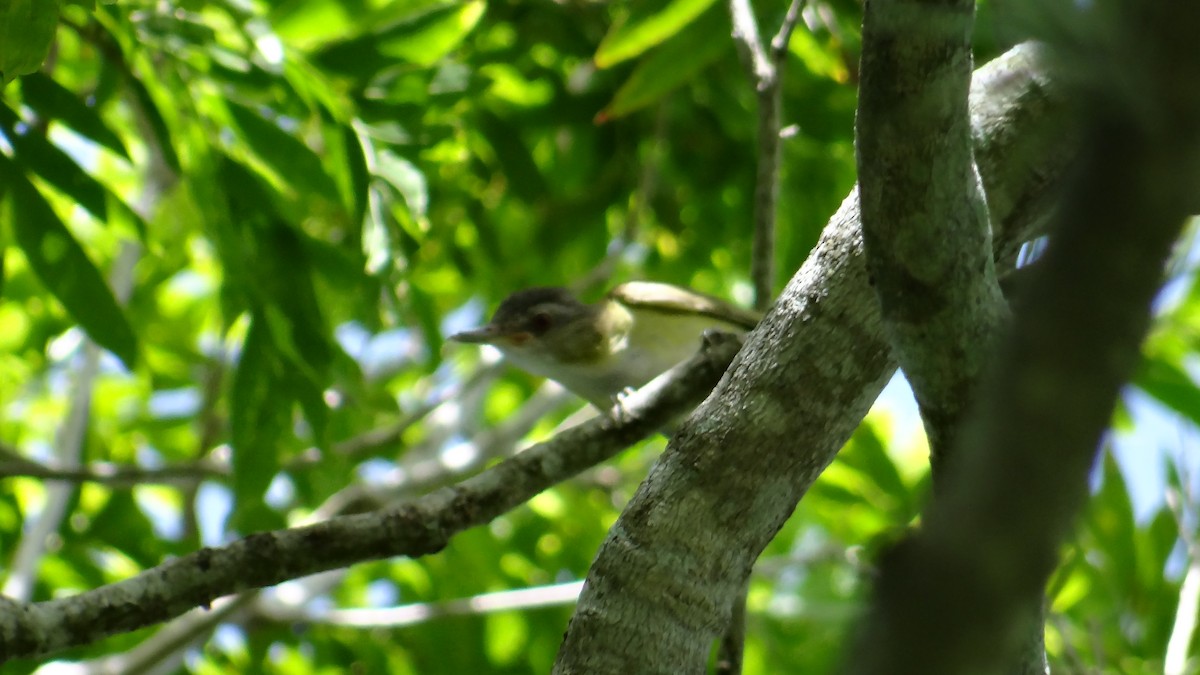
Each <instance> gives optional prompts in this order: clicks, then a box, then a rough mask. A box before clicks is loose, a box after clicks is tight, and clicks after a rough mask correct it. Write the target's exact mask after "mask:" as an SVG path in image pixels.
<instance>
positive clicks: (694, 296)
mask: <svg viewBox="0 0 1200 675" xmlns="http://www.w3.org/2000/svg"><path fill="white" fill-rule="evenodd" d="M608 297H609V298H611V299H613V300H616V301H617V302H620V303H622V304H624V305H628V306H630V307H637V308H643V309H651V310H655V311H659V312H664V313H668V314H700V315H702V316H707V317H709V318H712V319H716V320H718V321H723V322H725V323H730V324H733V325H735V326H740V327H742V328H745V329H746V330H751V329H753V328H754V327H755V326H757V325H758V322H759V320H760V319H762V315H761V314H759V313H758V312H755V311H753V310H749V309H743V308H741V307H737V306H735V305H731V304H729V303H728V302H725V301H724V300H721V299H720V298H714V297H713V296H711V295H706V294H704V293H700V292H698V291H693V290H691V289H688V288H683V287H682V286H675V285H672V284H663V283H658V282H654V281H630V282H627V283H624V284H621V285H620V286H617V287H616V288H614V289H612V290H611V291H609V292H608Z"/></svg>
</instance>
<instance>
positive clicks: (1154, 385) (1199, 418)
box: [1133, 356, 1200, 424]
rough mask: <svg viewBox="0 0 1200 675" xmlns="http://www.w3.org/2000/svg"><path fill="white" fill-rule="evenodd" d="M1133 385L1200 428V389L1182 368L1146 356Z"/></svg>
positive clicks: (1160, 359)
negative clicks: (1199, 425)
mask: <svg viewBox="0 0 1200 675" xmlns="http://www.w3.org/2000/svg"><path fill="white" fill-rule="evenodd" d="M1133 382H1134V384H1136V385H1137V386H1138V387H1139V388H1141V389H1142V391H1144V392H1146V393H1147V394H1149V395H1151V396H1153V397H1154V398H1156V399H1158V400H1159V401H1161V402H1162V403H1163V404H1165V405H1166V406H1168V407H1170V408H1171V409H1172V410H1174V411H1175V412H1178V413H1179V414H1181V415H1184V416H1186V417H1187V418H1188V419H1190V420H1191V421H1192V422H1193V423H1195V424H1200V387H1197V386H1196V383H1195V382H1194V381H1193V380H1192V378H1191V376H1189V375H1188V373H1187V372H1186V371H1184V370H1183V369H1182V368H1180V367H1179V366H1177V365H1175V364H1173V363H1169V362H1167V361H1166V360H1164V359H1162V358H1158V357H1154V356H1147V357H1146V359H1145V361H1143V363H1142V368H1141V370H1140V371H1139V372H1138V374H1137V375H1136V376H1135V377H1134V380H1133Z"/></svg>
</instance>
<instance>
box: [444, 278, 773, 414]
mask: <svg viewBox="0 0 1200 675" xmlns="http://www.w3.org/2000/svg"><path fill="white" fill-rule="evenodd" d="M760 318H761V316H760V315H759V314H758V313H757V312H754V311H751V310H748V309H742V308H740V307H735V306H733V305H730V304H729V303H727V302H725V301H723V300H719V299H717V298H714V297H712V296H709V295H705V294H703V293H698V292H696V291H692V290H689V289H686V288H681V287H679V286H673V285H671V284H661V283H654V282H648V281H631V282H628V283H624V284H621V285H620V286H617V287H616V288H614V289H612V290H611V291H609V292H608V294H607V295H606V296H605V297H604V299H603V300H601V301H600V302H597V303H595V304H585V303H583V302H580V301H579V300H578V299H576V298H575V296H574V295H572V294H571V292H570V291H568V290H567V289H565V288H557V287H548V288H530V289H527V290H523V291H517V292H516V293H513V294H512V295H510V296H508V298H506V299H505V300H504V302H501V303H500V306H499V307H498V308H497V309H496V313H495V314H494V315H493V316H492V320H491V321H490V322H488V324H487V325H485V326H482V327H480V328H476V329H474V330H468V331H464V332H462V333H458V334H456V335H452V336H450V339H451V340H455V341H457V342H466V343H473V344H489V345H492V346H494V347H496V348H497V349H499V350H500V352H501V353H503V354H504V356H505V357H506V358H507V359H508V360H509V361H511V362H512V363H513V364H515V365H516V366H517V367H519V368H521V369H522V370H525V371H528V372H530V373H533V374H534V375H540V376H542V377H548V378H550V379H552V380H554V381H556V382H558V383H559V384H561V385H563V386H564V387H566V388H567V389H569V390H571V391H572V392H574V393H575V394H577V395H579V396H581V397H582V398H584V399H587V400H588V401H590V402H591V403H592V404H593V405H595V406H596V407H597V408H600V409H601V410H607V409H608V408H609V407H611V406H612V403H613V399H614V397H616V396H618V395H620V394H621V393H622V392H624V391H625V390H627V389H631V388H637V387H640V386H642V385H643V384H645V383H647V382H649V381H650V380H652V379H654V378H655V377H656V376H658V375H659V374H660V373H663V372H665V371H666V370H668V369H670V368H671V367H672V366H674V365H676V364H677V363H680V362H681V361H684V360H686V359H687V358H689V357H690V356H692V355H693V354H695V353H696V351H697V350H698V349H699V347H700V337H701V335H702V334H703V333H704V331H705V330H709V329H715V330H720V331H725V332H730V333H736V334H739V335H740V334H743V333H745V332H746V331H749V330H751V329H753V328H754V327H755V326H756V325H758V321H759V319H760Z"/></svg>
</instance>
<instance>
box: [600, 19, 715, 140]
mask: <svg viewBox="0 0 1200 675" xmlns="http://www.w3.org/2000/svg"><path fill="white" fill-rule="evenodd" d="M720 9H721V8H713V9H712V10H710V11H708V12H706V13H705V14H704V15H703V16H701V17H700V18H699V19H697V20H696V21H694V22H693V23H692V24H690V25H689V26H688V27H687V28H686V29H685V30H683V31H681V32H680V33H679V34H678V35H675V36H674V37H673V38H672V39H671V40H670V41H668V42H667V43H666V44H664V45H662V46H661V47H659V48H658V49H656V50H655V51H654V53H653V54H651V55H650V56H648V57H647V58H646V59H644V60H643V61H641V62H640V63H639V64H638V65H637V67H636V68H634V70H633V72H632V73H630V75H629V78H628V79H627V80H625V83H624V84H622V85H621V88H620V89H618V90H617V93H616V94H615V95H614V96H613V99H612V102H611V103H609V104H608V106H606V107H605V108H604V110H603V111H602V112H601V113H600V114H599V116H598V117H599V118H600V119H602V120H603V119H613V118H616V117H622V116H624V115H628V114H629V113H631V112H634V111H635V110H639V109H641V108H644V107H646V106H648V105H650V104H652V103H654V102H656V101H658V100H660V99H662V98H663V97H664V96H666V95H667V94H669V93H670V92H672V91H674V90H675V88H677V87H679V86H680V85H682V84H683V83H685V82H687V81H688V80H690V79H691V78H692V77H694V76H695V75H696V73H698V72H700V71H701V70H703V69H704V68H705V67H706V66H708V65H709V64H710V63H712V62H713V61H715V60H717V59H718V58H720V57H721V55H722V54H724V53H726V52H730V51H732V50H733V42H732V41H731V40H730V39H729V30H730V29H729V17H728V15H727V14H726V13H725V12H724V11H718V10H720Z"/></svg>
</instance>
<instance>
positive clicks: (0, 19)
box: [0, 0, 58, 87]
mask: <svg viewBox="0 0 1200 675" xmlns="http://www.w3.org/2000/svg"><path fill="white" fill-rule="evenodd" d="M57 28H58V3H57V2H53V1H50V0H4V2H3V3H0V87H2V86H3V85H5V84H8V83H9V82H11V81H12V80H13V79H14V78H16V77H18V76H20V75H25V74H26V73H32V72H33V71H35V70H37V69H38V68H41V67H42V61H45V60H46V55H47V54H49V53H50V45H51V44H52V43H53V42H54V31H55V30H56V29H57Z"/></svg>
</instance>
